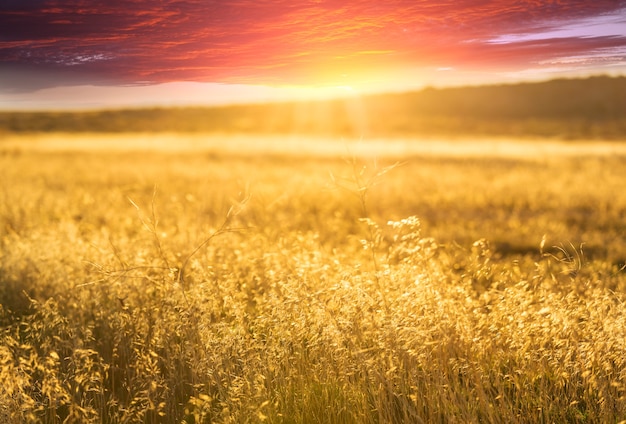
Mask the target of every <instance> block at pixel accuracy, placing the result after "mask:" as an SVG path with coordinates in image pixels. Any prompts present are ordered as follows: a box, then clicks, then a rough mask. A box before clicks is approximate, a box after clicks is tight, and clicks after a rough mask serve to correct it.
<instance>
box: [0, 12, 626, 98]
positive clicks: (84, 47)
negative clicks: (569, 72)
mask: <svg viewBox="0 0 626 424" xmlns="http://www.w3.org/2000/svg"><path fill="white" fill-rule="evenodd" d="M620 10H626V1H607V0H599V1H595V2H589V1H565V0H563V1H559V0H553V1H540V0H535V1H530V0H529V1H516V2H510V1H490V2H485V1H478V0H462V1H431V0H415V1H411V0H395V1H394V0H391V1H387V2H380V1H374V0H367V1H366V0H357V1H352V2H344V1H339V0H319V1H315V0H308V1H286V0H254V1H253V0H233V1H225V0H223V1H219V0H213V1H210V0H162V1H158V2H157V1H145V0H126V1H121V0H111V1H104V0H30V1H28V0H19V1H18V0H5V1H3V2H2V4H1V5H0V76H3V81H5V82H4V83H2V85H1V86H0V89H4V90H7V89H12V90H17V89H20V88H28V87H30V88H35V87H43V86H54V85H59V84H61V85H63V84H73V83H75V82H76V81H81V82H82V81H91V82H92V83H94V84H110V83H117V84H143V83H156V82H167V81H177V80H178V81H180V80H196V81H228V82H246V83H250V82H254V83H268V82H270V83H276V82H281V81H282V82H286V83H294V82H306V80H307V79H315V78H321V77H320V75H322V74H325V73H328V72H330V71H328V69H330V68H332V67H333V66H335V67H341V66H344V65H345V66H346V67H347V66H357V65H358V66H363V67H367V66H371V67H376V68H382V66H380V64H379V62H380V61H381V60H384V62H385V64H386V65H388V66H392V67H402V66H407V67H410V66H442V65H446V66H463V65H468V66H469V65H471V66H475V67H481V66H490V67H497V66H500V67H502V68H508V67H510V66H512V65H516V66H523V65H524V64H525V63H526V64H529V63H530V62H533V63H537V62H541V61H549V60H550V59H551V58H552V59H558V58H559V57H560V56H562V55H574V54H582V53H585V52H593V51H596V50H598V49H603V48H607V47H611V48H615V47H624V46H626V29H624V31H623V32H622V34H621V37H620V36H619V35H620V34H616V36H613V37H608V36H604V35H603V36H599V37H588V36H584V37H580V36H576V35H575V34H574V35H572V36H570V37H566V38H563V37H561V38H558V39H552V40H550V39H549V38H544V39H541V40H532V41H528V39H524V38H523V37H522V38H519V40H518V41H516V39H515V38H514V37H513V36H515V35H519V34H533V33H542V32H549V31H551V30H554V29H555V28H558V27H559V25H561V24H568V23H571V22H573V21H575V20H577V19H584V18H588V17H590V16H607V15H611V14H612V15H613V16H614V15H616V13H617V12H618V11H620ZM509 34H510V35H511V36H512V37H513V38H511V41H510V42H506V43H503V42H500V43H496V42H493V40H498V39H500V40H502V39H503V38H502V37H503V36H506V35H509ZM498 37H500V38H498ZM527 38H528V37H527ZM368 52H369V53H368ZM376 52H378V53H379V54H378V55H377V53H376ZM18 69H28V70H29V72H26V73H24V75H32V74H37V75H45V74H50V75H54V77H53V78H50V79H49V80H47V81H46V80H45V79H41V78H39V77H37V78H33V77H21V78H20V77H17V76H16V77H14V78H13V79H12V80H11V81H10V83H7V82H6V78H7V77H6V75H8V74H14V75H18V74H19V72H18V71H16V70H18Z"/></svg>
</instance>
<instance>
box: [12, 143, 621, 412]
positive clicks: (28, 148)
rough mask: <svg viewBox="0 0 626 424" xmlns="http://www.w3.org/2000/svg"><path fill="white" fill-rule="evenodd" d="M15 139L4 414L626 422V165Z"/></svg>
mask: <svg viewBox="0 0 626 424" xmlns="http://www.w3.org/2000/svg"><path fill="white" fill-rule="evenodd" d="M264 137H265V138H260V137H258V138H255V137H240V138H237V137H235V136H219V135H215V134H213V135H211V136H205V135H202V134H196V135H189V134H186V135H181V134H169V135H162V134H161V135H157V134H143V135H137V134H135V135H123V134H116V135H111V134H98V135H95V134H78V135H77V134H44V135H32V134H21V135H11V136H6V137H4V138H3V139H2V140H0V331H1V332H0V339H1V341H0V421H2V422H6V423H24V422H46V423H59V422H67V423H71V422H77V423H88V422H94V423H96V422H106V423H135V422H145V423H153V422H155V423H156V422H163V423H183V422H184V423H188V424H191V423H209V422H210V423H261V422H265V423H405V422H411V423H420V422H424V423H431V422H441V423H448V422H450V423H454V422H494V423H495V422H507V423H516V422H517V423H531V422H532V423H539V422H544V423H552V422H554V423H560V422H571V423H574V422H580V423H582V422H594V423H595V422H597V423H618V422H625V420H626V397H625V396H626V309H625V307H624V301H625V294H626V272H625V268H624V265H625V263H626V243H625V241H626V239H625V237H626V195H625V194H624V181H626V148H625V146H624V145H623V143H621V142H618V141H614V142H609V143H602V142H600V141H594V142H589V143H586V142H582V141H580V142H569V143H562V142H556V141H554V140H547V141H545V140H544V141H543V142H542V141H540V140H525V141H515V140H506V139H503V140H495V141H494V140H474V141H468V140H464V141H454V140H452V141H450V140H448V141H444V142H441V141H440V142H437V141H436V140H422V141H419V142H418V141H416V140H405V141H402V140H395V141H394V140H361V141H345V140H339V139H336V140H335V139H333V140H331V139H325V140H321V139H319V140H301V139H300V138H298V137H296V136H291V137H283V138H280V137H272V136H264Z"/></svg>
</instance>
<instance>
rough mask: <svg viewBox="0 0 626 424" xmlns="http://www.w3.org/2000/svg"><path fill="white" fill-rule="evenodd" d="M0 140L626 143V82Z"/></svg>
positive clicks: (165, 112)
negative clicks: (149, 135)
mask: <svg viewBox="0 0 626 424" xmlns="http://www.w3.org/2000/svg"><path fill="white" fill-rule="evenodd" d="M0 131H4V132H9V133H11V132H17V133H22V132H113V133H119V132H185V133H188V132H195V133H207V132H209V133H222V134H223V133H246V134H296V135H321V136H341V137H347V138H364V139H368V138H380V137H415V136H417V137H419V136H441V135H443V136H456V137H458V136H461V137H463V136H492V137H493V136H503V137H526V138H528V137H535V138H537V137H540V138H541V137H543V138H546V137H549V138H557V139H624V138H626V77H608V76H598V77H592V78H587V79H571V80H565V79H562V80H553V81H548V82H541V83H520V84H515V85H497V86H476V87H459V88H442V89H435V88H427V89H424V90H421V91H417V92H409V93H397V94H380V95H368V96H359V95H357V94H354V95H348V96H346V97H343V98H339V99H335V100H314V101H298V102H296V101H294V102H277V103H268V104H257V105H233V106H223V107H212V108H202V107H186V108H185V107H180V108H151V109H127V110H101V111H82V112H78V111H77V112H62V111H57V112H10V111H8V112H0Z"/></svg>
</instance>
